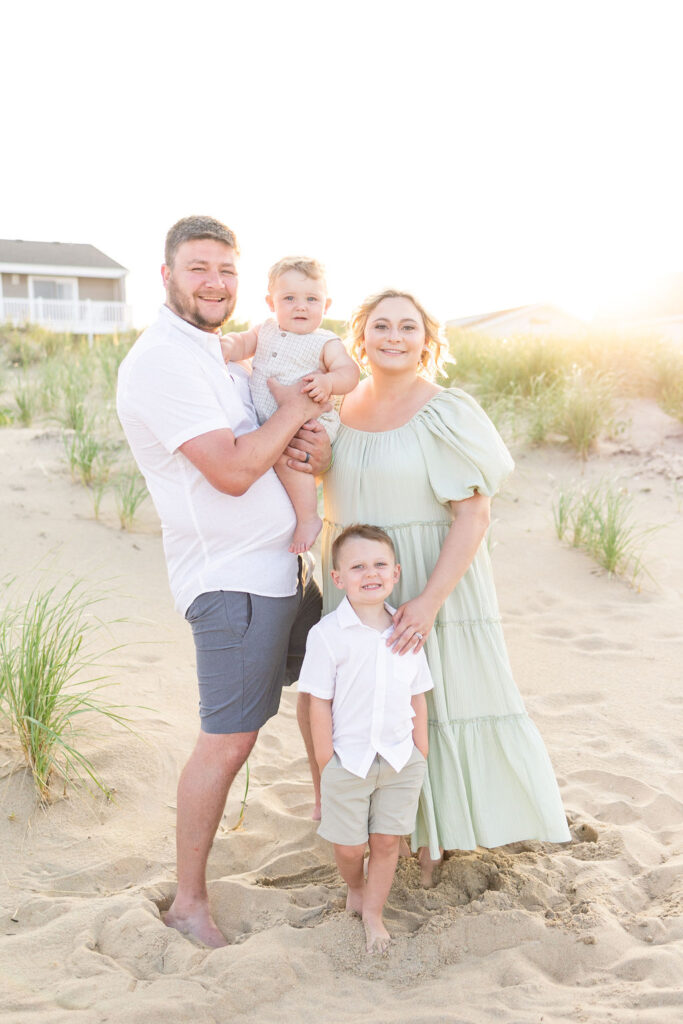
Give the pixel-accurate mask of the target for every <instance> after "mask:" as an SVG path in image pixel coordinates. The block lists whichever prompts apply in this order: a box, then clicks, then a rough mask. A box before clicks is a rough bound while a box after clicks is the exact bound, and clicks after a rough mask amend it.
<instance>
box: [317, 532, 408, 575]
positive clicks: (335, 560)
mask: <svg viewBox="0 0 683 1024" xmlns="http://www.w3.org/2000/svg"><path fill="white" fill-rule="evenodd" d="M353 537H359V538H360V539H361V540H377V541H379V542H380V544H386V546H387V547H388V548H389V550H390V551H391V553H392V555H393V556H394V561H396V548H395V547H394V542H393V540H392V539H391V537H390V536H389V534H388V533H386V532H385V531H384V530H383V529H382V528H381V527H379V526H371V525H370V524H369V523H353V524H352V525H351V526H347V527H346V529H345V530H342V532H341V533H340V534H339V536H338V537H337V539H336V540H335V541H334V543H333V544H332V565H333V567H334V568H335V569H338V568H339V554H340V552H341V549H342V548H343V547H344V545H345V544H346V542H347V540H351V539H352V538H353Z"/></svg>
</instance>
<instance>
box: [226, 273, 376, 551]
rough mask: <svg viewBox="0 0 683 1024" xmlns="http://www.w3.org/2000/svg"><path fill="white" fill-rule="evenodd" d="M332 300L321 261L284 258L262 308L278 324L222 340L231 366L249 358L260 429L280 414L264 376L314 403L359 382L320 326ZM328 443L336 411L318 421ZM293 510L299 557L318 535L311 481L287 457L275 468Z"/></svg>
mask: <svg viewBox="0 0 683 1024" xmlns="http://www.w3.org/2000/svg"><path fill="white" fill-rule="evenodd" d="M330 301H331V300H330V299H329V298H328V296H327V284H326V283H325V271H324V268H323V266H322V264H321V263H319V262H318V261H317V260H312V259H308V258H307V257H299V256H288V257H285V259H282V260H279V261H278V262H277V263H276V264H275V265H274V266H272V267H271V268H270V271H269V273H268V294H267V296H266V302H267V303H268V307H269V309H270V310H271V311H272V312H273V313H274V314H275V319H273V320H266V321H265V323H263V324H261V325H260V326H258V327H252V329H251V330H249V331H244V332H242V333H234V334H225V335H223V339H222V340H223V355H224V358H225V359H226V360H228V361H232V362H238V361H239V360H240V359H249V358H250V357H251V356H253V357H254V360H253V363H252V374H251V381H250V387H251V397H252V399H253V401H254V406H255V408H256V413H257V415H258V418H259V422H260V423H261V424H263V423H264V422H265V421H266V420H267V419H268V418H269V417H270V416H272V415H273V413H274V412H275V410H276V409H277V402H276V401H275V399H274V398H273V395H272V394H271V391H270V389H269V387H268V383H267V382H268V378H269V377H276V378H277V380H279V381H280V383H281V384H293V383H294V382H295V381H299V380H301V381H302V383H303V390H304V391H307V392H308V393H309V395H310V396H311V398H312V399H314V401H316V402H320V403H325V402H328V401H329V400H330V397H331V396H332V395H345V394H346V393H347V392H348V391H352V390H353V389H354V388H355V386H356V384H357V383H358V378H359V376H360V371H359V369H358V367H357V366H356V364H355V363H354V361H353V360H352V359H351V357H350V356H349V355H348V353H347V351H346V349H345V348H344V345H343V344H342V342H341V340H340V339H339V338H338V337H337V335H336V334H333V333H332V331H326V330H324V329H322V328H321V327H320V324H321V323H322V319H323V317H324V316H325V313H326V312H327V310H328V308H329V305H330ZM318 418H319V420H320V422H321V423H322V424H323V426H324V427H325V429H326V431H327V433H328V435H329V438H330V441H334V439H335V437H336V435H337V430H338V429H339V415H338V413H337V412H336V411H335V410H334V409H333V410H331V411H330V412H325V413H323V414H322V415H321V416H319V417H318ZM274 468H275V472H276V473H277V475H278V476H279V477H280V480H281V481H282V483H283V485H284V487H285V489H286V491H287V494H288V495H289V497H290V500H291V502H292V505H293V506H294V511H295V512H296V530H295V531H294V536H293V538H292V543H291V545H290V547H289V550H290V551H293V552H294V553H295V554H301V552H303V551H307V550H308V548H310V547H311V545H312V544H313V542H314V541H315V538H316V537H317V536H318V534H319V533H320V528H321V526H322V523H321V521H320V518H319V516H318V502H317V492H316V486H315V480H314V479H313V478H312V477H309V476H306V475H305V474H302V473H297V471H296V470H294V469H290V468H289V466H287V463H286V461H285V459H284V458H283V459H280V460H279V462H278V463H276V465H275V467H274Z"/></svg>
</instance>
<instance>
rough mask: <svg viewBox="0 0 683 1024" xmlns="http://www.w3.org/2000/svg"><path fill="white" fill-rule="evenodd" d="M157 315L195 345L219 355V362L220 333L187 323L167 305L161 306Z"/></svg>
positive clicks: (213, 354) (211, 353) (221, 356)
mask: <svg viewBox="0 0 683 1024" xmlns="http://www.w3.org/2000/svg"><path fill="white" fill-rule="evenodd" d="M159 315H160V317H161V318H162V319H163V320H167V321H168V322H169V323H170V324H171V325H172V326H173V327H174V328H175V330H176V331H180V333H181V334H184V335H185V337H186V338H189V339H190V341H191V342H193V344H195V345H199V346H200V347H201V348H203V349H204V351H205V352H208V353H209V354H210V355H212V356H216V355H217V354H218V355H220V358H221V362H222V361H223V355H222V352H221V347H220V338H221V336H220V333H217V332H216V331H203V330H202V329H201V328H200V327H195V326H194V324H189V323H188V322H187V320H183V318H182V317H181V316H178V314H177V313H174V312H173V310H172V309H169V307H168V306H162V307H161V309H160V311H159Z"/></svg>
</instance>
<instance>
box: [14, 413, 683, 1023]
mask: <svg viewBox="0 0 683 1024" xmlns="http://www.w3.org/2000/svg"><path fill="white" fill-rule="evenodd" d="M628 418H629V419H630V426H629V428H628V429H627V430H626V432H625V433H624V434H623V435H622V436H620V437H619V438H618V439H617V440H613V441H609V442H603V443H602V444H601V446H600V450H599V451H598V452H597V453H596V454H595V455H593V456H592V457H591V458H590V459H589V461H588V463H587V464H586V466H585V469H584V468H582V465H581V463H580V462H579V461H578V460H577V459H576V458H575V457H573V456H572V455H571V454H569V453H568V452H565V451H562V450H558V449H539V450H526V451H516V452H515V455H516V458H517V463H518V468H517V472H516V473H515V475H514V477H513V478H512V480H511V482H510V483H509V485H508V486H507V487H506V489H505V491H504V493H503V494H502V495H501V496H499V497H498V498H497V499H496V501H495V503H494V513H493V514H494V524H493V531H492V545H493V560H494V565H495V570H496V577H497V582H498V589H499V596H500V603H501V610H502V613H503V616H504V620H505V631H506V637H507V640H508V643H509V648H510V655H511V659H512V663H513V666H514V669H515V673H516V677H517V680H518V684H519V686H520V689H521V690H522V692H523V694H524V697H525V699H526V702H527V706H528V709H529V711H530V713H531V715H532V716H533V718H534V720H535V722H536V723H537V725H538V726H539V728H540V730H541V732H542V734H543V736H544V738H545V741H546V743H547V746H548V749H549V752H550V755H551V758H552V761H553V764H554V766H555V770H556V773H557V777H558V780H559V784H560V789H561V792H562V797H563V800H564V804H565V808H566V811H567V815H568V818H569V821H570V824H571V830H572V836H573V839H572V842H571V843H569V844H566V845H564V846H553V845H545V844H540V843H535V842H529V843H519V844H516V845H514V846H510V847H505V848H501V849H497V850H491V851H485V850H478V851H475V852H460V853H458V852H454V853H453V854H452V855H451V856H450V857H449V858H448V860H447V861H446V862H445V863H444V866H443V868H442V869H441V873H440V877H439V880H438V884H437V885H436V887H435V888H434V889H433V890H430V891H425V890H423V889H421V888H420V885H419V880H418V870H417V865H416V862H415V861H402V862H401V864H400V867H399V871H398V874H397V877H396V881H395V884H394V887H393V889H392V892H391V895H390V899H389V904H388V910H387V915H386V916H387V923H388V927H389V929H390V931H391V932H392V933H393V935H394V936H395V942H394V944H393V946H392V948H391V951H390V953H389V954H388V955H387V956H385V957H368V956H366V955H365V954H364V951H363V949H364V947H363V935H362V926H361V924H360V922H359V921H358V920H357V919H352V918H350V917H348V916H347V915H346V914H345V913H344V912H343V895H344V892H343V886H342V884H341V882H340V879H339V876H338V875H337V872H336V870H335V867H334V865H333V861H332V857H331V850H330V847H329V846H328V845H327V844H326V843H325V842H323V841H322V840H321V839H319V838H318V837H317V836H316V834H315V825H314V824H313V822H312V821H311V820H310V818H309V814H310V809H311V800H312V790H311V786H310V783H309V780H308V774H307V764H306V760H305V757H304V752H303V747H302V744H301V741H300V738H299V736H298V732H297V727H296V718H295V700H296V694H295V693H293V692H291V691H286V692H285V695H284V698H283V701H282V706H281V710H280V713H279V715H278V716H277V717H276V718H275V719H274V720H272V721H271V722H270V723H269V724H268V725H267V727H266V728H265V729H264V730H263V731H262V734H261V736H260V738H259V741H258V743H257V746H256V748H255V751H254V752H253V754H252V757H251V759H250V766H251V785H250V789H249V795H248V801H247V807H246V814H245V819H244V822H243V824H242V826H241V827H240V828H239V829H237V830H234V826H235V824H236V822H237V821H238V818H239V809H240V802H241V799H242V794H243V790H244V775H243V774H241V775H240V777H239V778H238V780H237V782H236V784H235V786H234V787H233V791H232V793H231V794H230V797H229V800H228V804H227V808H226V812H225V815H224V818H223V822H222V824H221V827H220V829H219V832H218V835H217V837H216V841H215V844H214V848H213V851H212V855H211V859H210V862H209V879H210V882H209V886H210V892H211V899H212V903H213V907H214V911H215V916H216V920H217V922H218V924H219V926H220V927H221V928H222V929H223V931H224V932H225V934H226V936H227V937H228V939H229V942H230V945H228V946H227V947H226V948H224V949H220V950H214V951H210V950H208V949H205V948H203V947H201V946H198V945H195V944H193V943H192V942H191V941H189V940H188V939H186V938H184V937H182V936H181V935H179V934H177V933H176V932H174V931H172V930H170V929H168V928H166V927H165V926H164V924H163V922H162V920H161V917H160V911H162V910H163V909H164V908H165V907H166V906H168V904H169V902H170V900H171V898H172V894H173V891H174V858H175V852H174V827H175V787H176V781H177V776H178V773H179V770H180V768H181V767H182V765H183V763H184V761H185V759H186V757H187V755H188V753H189V751H190V749H191V747H192V744H193V741H194V738H195V735H196V731H197V728H198V725H197V716H196V691H195V685H196V684H195V679H194V671H193V668H194V666H193V649H192V641H191V636H190V632H189V629H188V627H187V626H186V624H185V623H184V622H183V620H182V619H181V618H180V616H178V615H177V614H176V613H175V612H174V611H173V608H172V605H171V599H170V594H169V591H168V586H167V580H166V571H165V566H164V562H163V556H162V551H161V543H160V537H159V531H158V525H157V522H156V519H155V515H154V511H153V509H152V508H151V506H150V505H147V506H145V507H143V510H142V512H141V514H140V517H139V521H138V524H137V526H136V532H134V533H126V532H123V531H121V530H120V529H119V527H118V522H117V520H116V516H115V510H114V508H113V504H109V501H110V499H105V502H104V505H103V513H102V519H101V521H100V522H97V521H95V519H94V518H93V511H92V503H91V500H90V497H89V496H88V493H87V492H86V491H85V490H84V489H83V488H82V487H80V486H78V485H76V484H74V483H72V482H71V480H70V479H69V477H68V474H67V472H66V468H65V464H64V460H63V457H62V445H61V441H60V438H59V434H58V432H57V431H55V430H51V429H48V430H45V429H42V428H40V429H31V428H29V429H15V428H6V429H3V430H2V431H0V455H1V456H2V465H3V476H2V480H0V523H1V524H2V530H1V532H0V538H1V539H0V546H1V551H2V567H3V570H2V571H3V574H8V575H12V574H15V573H18V574H20V580H19V581H18V584H17V586H18V588H19V589H21V588H22V587H23V588H24V590H26V589H28V588H29V587H30V586H32V585H35V583H36V582H38V581H39V580H41V581H42V582H44V583H48V582H53V581H55V580H59V579H60V577H61V576H64V575H68V574H73V573H75V574H77V575H79V576H82V577H83V578H85V579H86V580H87V581H89V582H90V583H91V584H92V585H93V586H95V585H97V586H100V585H101V584H103V583H104V586H105V590H106V593H107V598H106V600H105V601H104V602H103V604H102V605H101V606H99V613H100V614H101V615H102V616H103V617H105V618H107V619H110V620H113V619H116V618H119V617H125V620H126V621H123V622H119V623H118V624H116V625H115V626H112V627H111V630H112V637H113V639H114V640H115V641H116V642H122V643H124V642H125V643H126V644H127V646H125V647H124V648H123V649H121V650H120V651H118V652H117V653H116V654H115V655H113V656H111V657H110V663H111V664H112V665H113V667H112V668H111V669H110V674H111V679H112V680H113V681H114V683H115V687H114V688H113V689H112V691H111V699H112V700H116V701H120V702H122V703H125V704H127V705H130V710H129V712H128V714H129V716H130V718H131V720H132V721H133V724H134V727H135V730H136V735H132V734H130V733H129V732H126V731H125V730H124V729H122V728H120V727H117V726H115V725H112V724H110V723H104V724H101V723H100V724H93V725H92V726H91V728H90V729H89V730H88V731H87V732H86V734H85V736H84V738H83V740H82V745H83V748H84V750H85V751H86V753H87V754H88V755H89V756H91V757H92V759H93V762H94V763H95V765H96V767H97V769H98V771H99V772H100V773H101V774H102V776H103V777H104V778H105V780H106V781H107V783H108V784H109V785H110V786H111V787H112V788H113V790H114V799H113V800H112V801H110V802H108V801H107V800H106V799H105V798H104V796H102V795H101V794H94V795H93V794H91V793H90V792H88V791H87V790H86V789H84V788H83V787H81V786H78V785H75V786H73V787H71V788H70V789H69V791H68V792H67V795H66V797H64V796H62V794H61V791H60V790H59V789H56V790H55V799H54V801H53V803H52V805H51V806H49V807H48V808H46V809H43V808H41V807H39V806H38V805H37V802H36V797H35V792H34V789H33V786H32V782H31V780H30V778H29V777H28V775H27V773H26V771H25V770H24V768H23V767H22V762H21V756H20V753H19V750H18V745H17V742H16V740H15V738H14V737H13V736H12V735H11V734H10V733H9V731H7V729H6V727H5V726H0V843H1V848H2V870H1V872H0V978H1V980H0V1010H1V1011H2V1020H3V1022H4V1024H32V1022H34V1021H35V1022H41V1024H42V1022H45V1024H62V1022H67V1021H68V1022H69V1024H72V1022H83V1024H91V1022H92V1024H95V1022H97V1024H100V1022H102V1024H104V1022H105V1021H106V1022H117V1024H127V1022H131V1024H132V1022H144V1024H157V1022H158V1024H181V1022H182V1024H189V1022H193V1024H203V1022H221V1024H223V1022H226V1021H229V1020H231V1019H233V1018H235V1017H237V1015H239V1019H240V1020H241V1021H243V1022H250V1021H254V1022H255V1021H259V1022H263V1021H304V1020H317V1021H324V1022H346V1021H348V1022H356V1021H361V1020H368V1021H370V1022H375V1024H378V1022H382V1024H383V1022H403V1021H411V1022H413V1024H427V1022H437V1021H449V1022H457V1024H465V1022H467V1024H484V1022H486V1024H488V1022H494V1021H495V1022H503V1024H526V1022H543V1024H554V1022H560V1021H561V1022H565V1021H589V1022H591V1024H593V1022H608V1021H609V1022H614V1024H627V1022H638V1024H663V1022H667V1024H673V1022H678V1021H680V1020H681V1019H683V990H682V985H681V981H682V979H683V919H682V916H681V915H682V912H683V884H682V882H681V869H682V868H683V814H682V811H683V765H682V763H681V750H682V749H683V747H682V744H681V733H682V729H681V722H682V719H683V690H682V689H681V684H680V680H681V664H682V663H683V644H682V630H681V626H682V624H683V615H682V612H683V602H682V601H681V594H680V581H681V579H682V578H683V544H682V543H681V541H682V532H683V531H682V529H681V509H682V506H683V427H681V425H679V424H677V423H676V422H675V421H674V420H671V419H670V418H669V417H667V416H665V415H664V413H662V412H661V411H660V410H659V409H658V408H657V407H656V406H655V405H653V404H651V403H648V402H637V403H634V404H633V405H632V406H631V407H630V409H629V410H628ZM582 474H583V476H584V477H585V478H586V479H588V480H597V479H600V478H604V477H610V478H612V479H615V478H618V479H620V480H621V481H622V482H623V484H624V486H627V487H628V489H629V491H630V492H631V493H633V494H634V497H635V502H636V512H637V515H638V518H639V520H640V521H641V522H642V523H643V524H645V525H656V526H658V527H659V529H658V531H657V532H656V533H654V534H653V535H652V536H651V537H650V541H649V545H648V548H647V552H646V564H647V567H648V569H649V571H650V573H651V575H652V578H649V577H645V578H643V579H642V581H641V587H640V589H639V590H637V589H634V588H632V587H629V586H628V585H627V584H626V583H624V582H623V581H620V580H618V579H610V578H609V577H608V576H607V575H605V574H604V573H603V572H602V571H601V570H599V569H597V567H596V566H595V564H594V563H593V562H592V561H591V560H590V559H589V558H588V557H587V556H586V555H584V554H582V553H581V552H579V551H576V550H573V549H571V548H569V547H568V546H566V545H562V544H560V543H559V542H558V540H557V539H556V537H555V534H554V529H553V523H552V513H551V500H552V493H553V490H554V489H555V488H556V487H557V486H558V484H559V483H560V482H562V481H564V482H566V481H572V480H579V479H581V478H582ZM110 642H111V638H103V646H105V645H106V644H108V643H110Z"/></svg>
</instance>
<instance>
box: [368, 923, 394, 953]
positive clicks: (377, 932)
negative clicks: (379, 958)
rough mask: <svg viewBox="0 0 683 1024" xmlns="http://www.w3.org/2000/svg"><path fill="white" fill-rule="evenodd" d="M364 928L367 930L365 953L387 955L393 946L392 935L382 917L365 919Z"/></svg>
mask: <svg viewBox="0 0 683 1024" xmlns="http://www.w3.org/2000/svg"><path fill="white" fill-rule="evenodd" d="M363 927H364V928H365V952H366V953H379V954H382V953H386V952H387V951H388V949H389V946H390V944H391V935H390V934H389V932H388V931H387V930H386V928H385V927H384V921H383V920H382V918H381V916H380V917H364V918H363Z"/></svg>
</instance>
